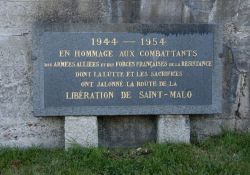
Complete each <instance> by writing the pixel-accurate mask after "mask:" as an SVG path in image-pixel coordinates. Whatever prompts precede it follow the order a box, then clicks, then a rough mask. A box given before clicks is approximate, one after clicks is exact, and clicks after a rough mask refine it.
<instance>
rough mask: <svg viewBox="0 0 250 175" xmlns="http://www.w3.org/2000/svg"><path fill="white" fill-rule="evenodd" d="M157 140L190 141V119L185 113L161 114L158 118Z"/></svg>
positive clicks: (161, 141)
mask: <svg viewBox="0 0 250 175" xmlns="http://www.w3.org/2000/svg"><path fill="white" fill-rule="evenodd" d="M157 126H158V128H157V142H158V143H165V142H175V143H190V121H189V117H188V116H185V115H175V116H173V115H160V116H159V117H158V119H157Z"/></svg>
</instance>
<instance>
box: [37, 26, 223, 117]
mask: <svg viewBox="0 0 250 175" xmlns="http://www.w3.org/2000/svg"><path fill="white" fill-rule="evenodd" d="M215 27H216V26H213V25H142V24H123V25H121V26H115V25H98V26H94V25H80V24H78V25H73V26H72V25H69V26H67V25H66V24H64V25H56V26H55V25H54V26H47V25H36V27H35V29H34V36H33V39H34V42H33V46H34V48H33V59H34V114H35V115H36V116H54V115H55V116H58V115H141V114H210V113H219V112H221V62H220V60H219V58H218V48H217V47H218V46H216V30H215Z"/></svg>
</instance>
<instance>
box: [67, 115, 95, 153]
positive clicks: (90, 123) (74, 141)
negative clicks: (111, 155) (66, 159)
mask: <svg viewBox="0 0 250 175" xmlns="http://www.w3.org/2000/svg"><path fill="white" fill-rule="evenodd" d="M73 145H81V146H84V147H97V146H98V126H97V117H96V116H77V117H74V116H67V117H65V148H66V149H67V148H69V147H71V146H73Z"/></svg>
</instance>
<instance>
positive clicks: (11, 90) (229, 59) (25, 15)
mask: <svg viewBox="0 0 250 175" xmlns="http://www.w3.org/2000/svg"><path fill="white" fill-rule="evenodd" d="M36 21H44V22H51V23H54V22H86V23H133V22H137V23H217V24H221V25H223V26H224V32H223V38H224V51H223V53H222V54H221V57H222V58H221V59H222V60H223V63H224V84H223V91H224V93H223V104H224V105H223V106H224V113H223V114H222V115H216V116H215V115H209V116H200V115H195V116H190V123H191V135H192V139H202V138H204V137H207V136H208V135H214V134H218V133H220V132H221V131H222V130H223V128H228V129H231V130H236V131H249V130H250V112H249V109H250V107H249V98H250V96H249V89H250V73H249V72H250V71H249V67H250V0H1V1H0V61H1V62H0V63H1V64H0V144H1V145H6V146H21V147H26V146H31V145H41V146H44V147H55V146H64V118H63V117H53V118H51V117H49V118H35V117H33V114H32V112H33V108H32V101H31V98H32V90H31V86H32V79H31V76H32V65H31V39H32V38H31V32H32V31H31V26H32V24H33V23H34V22H36ZM133 118H134V121H139V122H140V123H137V122H131V121H127V120H126V119H124V120H122V119H121V121H120V123H119V126H120V128H119V132H120V133H122V134H128V135H129V134H130V135H132V137H131V138H134V135H133V134H135V133H136V131H135V130H126V128H127V127H130V128H136V126H137V125H138V126H140V127H139V128H141V127H143V126H144V127H145V128H144V129H145V132H144V134H146V135H147V136H145V137H144V140H145V141H147V140H152V139H151V137H152V133H154V131H152V132H148V131H147V130H146V129H147V128H149V129H150V128H151V129H152V128H155V127H154V125H155V123H156V117H153V119H152V120H148V119H143V117H142V118H141V119H135V118H136V117H132V116H131V119H133ZM107 120H110V121H111V122H107ZM116 120H117V119H113V118H112V117H110V118H107V119H105V120H103V119H101V118H100V119H98V122H99V124H100V126H103V127H106V130H105V128H102V129H100V128H99V130H100V131H107V130H108V128H111V127H114V126H113V124H116V123H117V122H119V121H116ZM126 121H127V122H126ZM149 121H151V124H150V122H149ZM143 123H144V124H143ZM111 133H115V132H113V131H112V130H111ZM103 134H105V132H104V133H103ZM102 137H103V138H105V135H102ZM114 138H116V137H114ZM118 140H119V139H118ZM138 140H140V142H142V141H143V140H141V139H138ZM105 144H108V143H105ZM118 145H119V143H118Z"/></svg>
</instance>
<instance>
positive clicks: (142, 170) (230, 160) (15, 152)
mask: <svg viewBox="0 0 250 175" xmlns="http://www.w3.org/2000/svg"><path fill="white" fill-rule="evenodd" d="M0 174H1V175H2V174H3V175H5V174H6V175H8V174H18V175H19V174H21V175H22V174H23V175H29V174H46V175H47V174H49V175H51V174H58V175H59V174H60V175H61V174H65V175H68V174H73V175H77V174H88V175H89V174H111V175H120V174H143V175H147V174H157V175H158V174H178V175H180V174H183V175H186V174H190V175H195V174H200V175H206V174H211V175H215V174H221V175H231V174H232V175H238V174H246V175H250V134H236V133H230V132H226V133H224V134H223V135H221V136H218V137H213V138H210V139H208V140H206V141H204V142H202V143H197V144H195V145H185V144H162V145H159V144H149V145H145V146H143V147H142V148H140V149H104V148H96V149H83V148H74V149H70V150H68V151H64V150H63V149H39V148H31V149H25V150H21V149H0Z"/></svg>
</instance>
